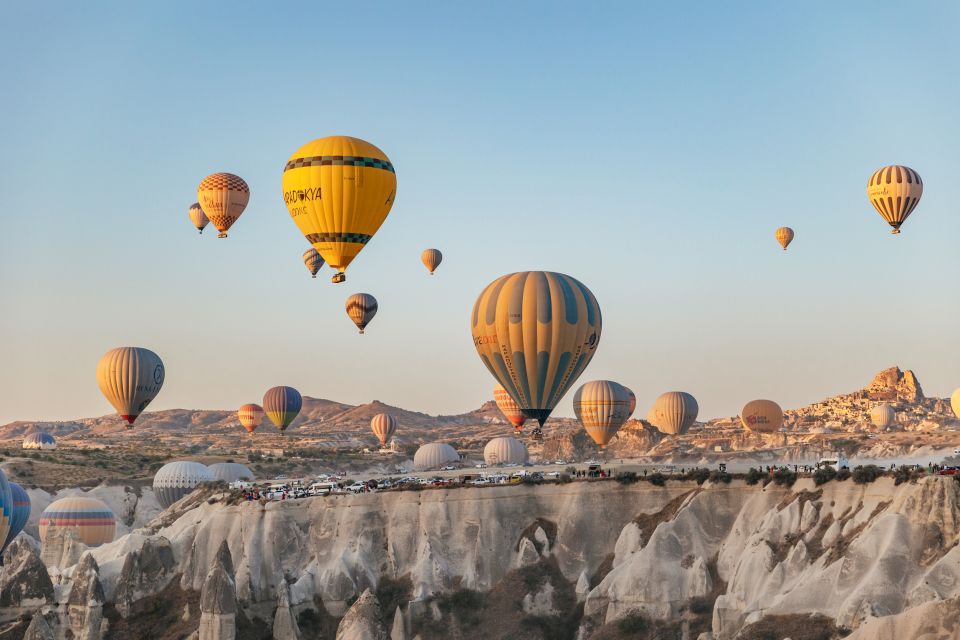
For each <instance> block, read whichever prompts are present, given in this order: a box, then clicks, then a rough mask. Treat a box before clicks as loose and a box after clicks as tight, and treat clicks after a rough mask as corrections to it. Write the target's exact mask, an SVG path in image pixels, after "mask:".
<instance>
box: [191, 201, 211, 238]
mask: <svg viewBox="0 0 960 640" xmlns="http://www.w3.org/2000/svg"><path fill="white" fill-rule="evenodd" d="M189 214H190V222H192V223H193V226H195V227H196V228H197V231H199V232H200V233H201V234H203V230H204V228H206V226H207V223H209V222H210V218H208V217H207V214H205V213H204V212H203V209H202V208H201V207H200V203H199V202H194V203H193V204H192V205H190V212H189Z"/></svg>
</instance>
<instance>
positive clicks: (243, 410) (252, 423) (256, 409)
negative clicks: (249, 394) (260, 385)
mask: <svg viewBox="0 0 960 640" xmlns="http://www.w3.org/2000/svg"><path fill="white" fill-rule="evenodd" d="M237 419H239V420H240V424H242V425H243V428H244V429H246V430H247V433H253V432H254V431H256V430H257V427H259V426H260V425H261V424H263V407H261V406H260V405H258V404H253V403H250V404H245V405H243V406H242V407H240V408H239V409H237Z"/></svg>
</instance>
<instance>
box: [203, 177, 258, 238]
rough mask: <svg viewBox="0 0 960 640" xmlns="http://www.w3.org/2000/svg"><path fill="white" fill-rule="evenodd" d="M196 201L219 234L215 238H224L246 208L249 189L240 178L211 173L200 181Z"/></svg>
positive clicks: (248, 199)
mask: <svg viewBox="0 0 960 640" xmlns="http://www.w3.org/2000/svg"><path fill="white" fill-rule="evenodd" d="M197 200H198V201H199V202H200V206H201V207H202V208H203V212H204V213H205V214H206V215H207V217H208V218H209V219H210V222H212V223H213V226H215V227H216V228H217V231H219V232H220V234H219V235H218V236H217V237H218V238H226V237H227V230H228V229H229V228H230V227H232V226H233V223H234V222H236V221H237V218H239V217H240V214H242V213H243V210H244V209H246V208H247V203H248V202H249V201H250V187H249V186H247V183H246V182H245V181H244V179H243V178H241V177H240V176H235V175H233V174H232V173H213V174H211V175H209V176H207V177H206V178H204V179H203V180H201V181H200V186H198V187H197Z"/></svg>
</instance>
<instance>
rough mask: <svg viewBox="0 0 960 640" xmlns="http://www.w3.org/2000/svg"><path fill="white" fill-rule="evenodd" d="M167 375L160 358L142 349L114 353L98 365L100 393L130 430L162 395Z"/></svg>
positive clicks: (106, 354) (121, 349)
mask: <svg viewBox="0 0 960 640" xmlns="http://www.w3.org/2000/svg"><path fill="white" fill-rule="evenodd" d="M164 375H165V372H164V369H163V361H162V360H160V356H158V355H157V354H155V353H154V352H153V351H150V349H144V348H143V347H118V348H116V349H111V350H110V351H107V352H106V353H105V354H104V355H103V357H102V358H100V363H99V364H98V365H97V384H98V385H100V392H101V393H103V395H104V396H105V397H106V398H107V400H109V401H110V404H112V405H113V408H114V409H116V410H117V413H119V414H120V417H121V418H123V419H124V420H126V421H127V422H128V423H129V424H130V426H133V421H134V420H136V419H137V416H139V415H140V414H141V413H143V410H144V409H146V407H147V405H148V404H150V402H151V401H152V400H153V399H154V398H156V397H157V394H158V393H160V388H161V387H162V386H163V378H164Z"/></svg>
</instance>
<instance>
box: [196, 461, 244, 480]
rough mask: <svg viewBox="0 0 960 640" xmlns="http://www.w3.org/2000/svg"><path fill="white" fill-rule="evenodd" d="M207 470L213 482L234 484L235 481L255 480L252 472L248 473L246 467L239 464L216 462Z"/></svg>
mask: <svg viewBox="0 0 960 640" xmlns="http://www.w3.org/2000/svg"><path fill="white" fill-rule="evenodd" d="M207 468H208V469H210V473H211V474H212V475H213V479H214V480H218V481H220V482H226V483H227V484H230V483H231V482H236V481H237V480H254V479H255V476H254V475H253V471H250V469H249V468H247V465H245V464H240V463H239V462H218V463H216V464H212V465H210V466H209V467H207Z"/></svg>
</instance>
